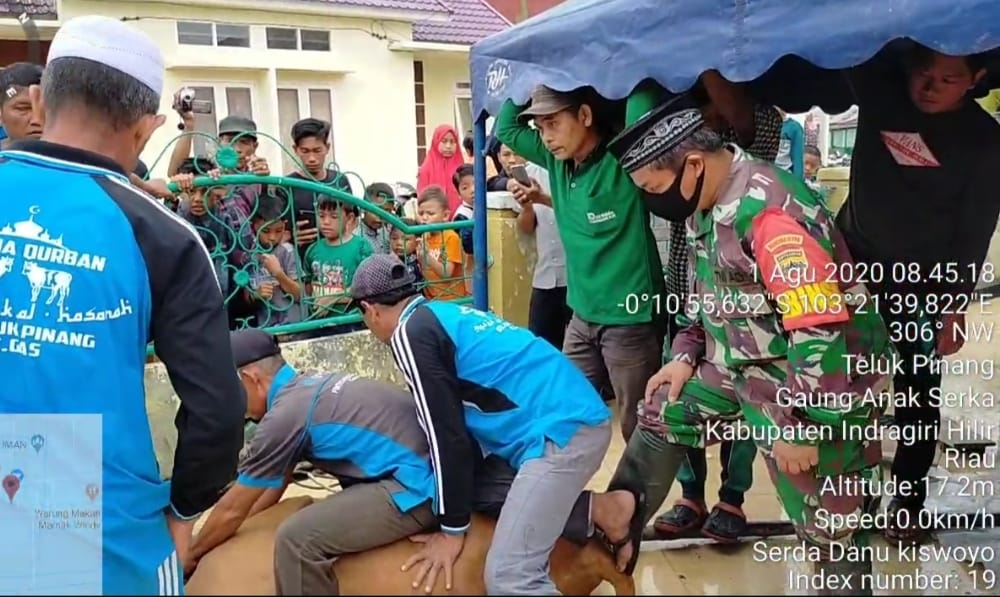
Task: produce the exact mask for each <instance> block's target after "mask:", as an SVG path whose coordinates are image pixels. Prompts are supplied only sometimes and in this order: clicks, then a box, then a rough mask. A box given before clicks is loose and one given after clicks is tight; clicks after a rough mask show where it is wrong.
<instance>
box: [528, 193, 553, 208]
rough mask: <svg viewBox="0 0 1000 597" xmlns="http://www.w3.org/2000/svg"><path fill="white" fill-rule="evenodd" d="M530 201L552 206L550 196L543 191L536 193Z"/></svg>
mask: <svg viewBox="0 0 1000 597" xmlns="http://www.w3.org/2000/svg"><path fill="white" fill-rule="evenodd" d="M532 203H538V204H539V205H546V206H548V207H552V196H551V195H546V194H545V193H538V195H537V196H536V197H535V199H534V201H533V202H532Z"/></svg>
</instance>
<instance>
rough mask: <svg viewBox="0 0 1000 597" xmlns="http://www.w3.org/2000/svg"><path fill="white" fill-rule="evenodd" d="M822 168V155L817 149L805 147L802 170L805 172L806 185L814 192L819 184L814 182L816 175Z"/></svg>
mask: <svg viewBox="0 0 1000 597" xmlns="http://www.w3.org/2000/svg"><path fill="white" fill-rule="evenodd" d="M822 167H823V154H822V153H821V152H820V150H819V147H816V146H815V145H806V148H805V158H804V161H803V169H804V171H805V178H806V184H807V185H809V188H811V189H812V190H814V191H817V190H819V184H818V183H817V182H816V173H818V172H819V170H820V168H822Z"/></svg>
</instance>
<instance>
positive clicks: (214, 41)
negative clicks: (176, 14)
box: [174, 19, 299, 50]
mask: <svg viewBox="0 0 1000 597" xmlns="http://www.w3.org/2000/svg"><path fill="white" fill-rule="evenodd" d="M181 23H197V24H199V25H209V26H211V27H212V44H211V45H208V46H202V45H199V44H186V43H183V42H181V39H180V37H181V33H180V26H181ZM222 24H223V25H231V26H233V27H246V29H247V40H248V45H246V46H220V45H219V32H218V29H217V25H218V23H214V22H206V21H198V20H189V19H178V20H176V21H174V41H175V42H176V43H177V45H179V46H186V47H193V48H237V49H241V50H249V49H251V48H252V47H253V28H252V27H251V26H250V25H249V24H246V23H222ZM298 39H299V36H298V33H296V35H295V40H296V43H298Z"/></svg>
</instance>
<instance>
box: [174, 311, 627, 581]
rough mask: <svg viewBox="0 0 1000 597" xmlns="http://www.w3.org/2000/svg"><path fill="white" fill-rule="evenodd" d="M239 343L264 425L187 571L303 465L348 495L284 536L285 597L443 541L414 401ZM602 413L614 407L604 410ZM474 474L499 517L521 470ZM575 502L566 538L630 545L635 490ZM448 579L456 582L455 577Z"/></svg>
mask: <svg viewBox="0 0 1000 597" xmlns="http://www.w3.org/2000/svg"><path fill="white" fill-rule="evenodd" d="M230 337H231V341H232V347H233V356H234V358H235V361H236V367H237V370H238V371H239V374H240V378H241V380H242V381H243V387H244V388H245V390H246V392H247V416H248V417H249V418H251V419H254V420H256V421H259V425H258V426H257V431H256V433H255V434H254V436H253V438H252V439H251V440H250V445H249V446H248V448H247V451H246V454H245V455H244V457H243V458H242V460H241V462H240V466H239V477H238V478H237V481H236V483H235V484H234V485H233V486H232V487H231V488H230V489H229V490H228V491H227V492H226V493H225V495H223V497H222V498H221V499H220V500H219V503H218V504H216V506H215V507H214V508H213V509H212V513H211V514H210V515H209V518H208V520H207V521H206V523H205V526H204V528H203V529H202V530H201V532H200V533H199V534H198V536H197V538H196V539H195V542H194V545H193V546H192V548H191V559H190V561H188V562H185V563H184V570H185V574H186V575H190V574H191V573H192V572H193V570H194V568H195V567H196V566H197V562H198V560H199V559H200V558H201V557H202V556H204V555H205V554H206V553H208V552H210V551H211V550H212V549H213V548H215V547H216V546H218V545H220V544H221V543H223V542H224V541H226V540H227V539H229V538H230V537H232V536H233V535H234V534H235V533H236V531H237V529H239V527H240V525H241V524H242V523H243V522H244V521H245V520H246V519H247V518H249V517H250V516H252V515H253V514H256V513H258V512H261V511H263V510H265V509H267V508H269V507H271V506H272V505H274V504H275V503H277V502H278V501H279V500H280V499H281V496H282V494H284V492H285V488H286V487H287V486H288V483H289V481H290V480H291V473H292V470H293V469H294V467H295V465H296V464H298V463H299V462H300V461H303V460H305V461H309V462H311V463H312V464H313V465H314V466H315V467H316V468H318V469H320V470H323V471H325V472H327V473H329V474H331V475H333V476H335V477H337V479H338V480H339V481H340V485H341V487H342V488H343V489H342V490H341V491H339V492H337V493H335V494H333V495H331V496H329V497H327V498H325V499H323V500H320V501H317V502H315V503H314V504H312V505H310V506H307V507H306V508H303V509H302V510H300V511H299V512H297V513H295V514H294V515H292V516H291V517H290V518H288V519H287V520H286V521H285V522H284V523H282V525H281V526H280V527H279V528H278V533H277V537H276V538H275V545H274V575H275V585H276V588H277V593H278V595H338V594H339V586H338V583H337V578H336V577H335V576H334V575H333V573H332V567H333V563H334V561H335V560H336V559H337V557H338V556H341V555H345V554H350V553H359V552H362V551H367V550H369V549H374V548H376V547H380V546H382V545H387V544H389V543H393V542H395V541H398V540H400V539H404V538H406V537H413V538H414V539H415V540H427V539H428V538H429V537H432V536H433V535H431V536H416V535H418V534H420V533H427V532H430V531H436V530H438V528H439V525H438V523H439V517H438V516H437V514H436V511H435V507H436V505H438V504H440V503H441V501H442V498H441V497H440V494H439V492H438V489H437V480H436V478H435V475H434V471H433V468H432V466H431V458H430V449H429V447H428V443H427V436H426V435H425V432H424V430H423V428H422V426H421V422H420V421H418V418H417V417H418V411H417V409H416V408H414V404H413V398H412V397H411V396H410V394H409V392H406V391H405V390H403V389H401V388H398V387H396V386H394V385H390V384H387V383H383V382H379V381H373V380H367V379H362V378H359V377H357V376H355V375H344V374H332V375H331V374H325V373H313V372H308V373H307V372H303V373H298V372H297V371H295V369H293V368H292V367H291V366H290V365H288V364H287V363H285V361H284V359H283V358H282V356H281V351H280V348H279V346H278V344H277V342H276V341H275V339H274V338H273V336H271V335H270V334H268V333H266V332H264V331H261V330H243V331H239V332H233V333H232V334H231V336H230ZM542 342H544V341H542ZM553 352H554V353H555V354H558V351H555V349H553ZM598 405H599V406H601V407H602V408H603V404H601V403H600V401H599V399H598ZM454 443H455V439H454V438H449V440H448V447H447V448H446V449H447V450H453V449H454ZM597 461H598V462H600V457H599V456H598V457H597ZM463 466H464V467H465V470H466V471H467V472H468V481H469V482H470V483H471V485H472V487H471V488H470V489H471V491H470V495H469V502H468V506H469V508H470V510H471V511H473V512H483V513H486V514H487V515H490V514H492V515H494V516H495V515H496V513H497V512H498V511H499V510H500V509H501V507H503V505H504V501H505V499H506V497H507V494H508V492H510V491H511V487H512V486H513V485H515V478H516V477H517V471H515V470H514V469H513V468H512V467H511V466H510V465H509V464H508V463H506V462H505V461H504V460H503V459H501V458H497V457H495V456H489V457H486V458H481V457H474V455H470V458H468V459H466V460H463ZM577 493H578V494H579V489H578V490H577ZM574 498H576V501H575V503H574V501H573V499H570V500H569V502H568V503H567V504H565V509H566V510H567V511H568V510H570V509H572V513H571V514H570V515H569V519H568V520H566V524H565V528H563V527H562V526H561V523H560V527H559V528H562V536H563V537H565V538H566V539H568V540H570V541H573V542H575V543H578V544H583V543H585V542H586V541H587V539H588V537H589V535H591V534H592V532H593V526H594V524H596V525H598V526H600V528H603V529H606V530H607V531H608V532H609V534H610V535H611V536H614V537H615V538H618V535H621V534H623V533H621V532H618V534H617V535H616V534H615V533H616V532H617V531H618V530H619V529H620V528H623V527H627V526H628V521H629V517H630V516H631V515H632V511H634V510H635V509H634V508H633V509H631V510H629V509H628V506H629V505H631V504H628V503H626V502H628V500H629V499H630V498H631V495H630V494H629V493H628V492H623V491H619V492H613V493H611V494H607V495H603V496H600V498H597V499H594V500H593V503H591V499H590V494H589V493H588V492H584V493H582V494H579V495H575V496H574ZM591 518H593V521H594V524H591ZM564 520H565V519H564ZM557 532H558V531H557ZM445 576H446V581H450V578H451V577H450V571H449V574H446V575H445ZM435 577H436V574H434V573H432V574H431V575H430V578H428V579H427V587H428V592H429V591H430V589H429V587H433V586H434V582H435Z"/></svg>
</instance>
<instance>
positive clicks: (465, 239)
mask: <svg viewBox="0 0 1000 597" xmlns="http://www.w3.org/2000/svg"><path fill="white" fill-rule="evenodd" d="M451 182H452V184H453V185H455V188H456V189H458V195H459V196H460V197H461V198H462V204H461V205H459V206H458V209H456V210H455V215H454V216H452V218H451V219H452V221H453V222H460V221H462V220H471V219H472V202H473V200H474V198H475V194H476V178H475V176H473V174H472V164H462V165H461V166H459V167H458V168H457V169H456V170H455V174H453V175H452V177H451ZM458 235H459V237H460V238H461V239H462V250H463V251H464V252H465V258H464V260H463V266H462V267H463V271H464V273H465V274H466V275H468V274H471V273H472V268H473V267H474V266H475V260H474V259H473V257H472V228H462V229H460V230H459V231H458ZM465 292H466V294H472V277H471V276H468V277H466V278H465Z"/></svg>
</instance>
